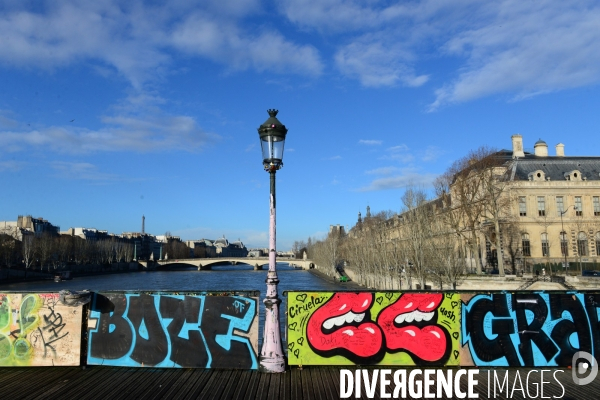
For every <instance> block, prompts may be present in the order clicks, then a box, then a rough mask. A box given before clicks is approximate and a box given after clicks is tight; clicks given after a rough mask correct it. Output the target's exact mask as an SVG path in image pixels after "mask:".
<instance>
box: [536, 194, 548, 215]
mask: <svg viewBox="0 0 600 400" xmlns="http://www.w3.org/2000/svg"><path fill="white" fill-rule="evenodd" d="M537 203H538V215H539V216H540V217H543V216H545V215H546V199H545V198H544V196H538V198H537Z"/></svg>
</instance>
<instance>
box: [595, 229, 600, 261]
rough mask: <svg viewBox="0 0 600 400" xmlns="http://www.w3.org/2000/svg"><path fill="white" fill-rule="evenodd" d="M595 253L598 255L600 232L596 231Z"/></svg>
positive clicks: (599, 253) (599, 250)
mask: <svg viewBox="0 0 600 400" xmlns="http://www.w3.org/2000/svg"><path fill="white" fill-rule="evenodd" d="M596 255H597V256H600V232H598V233H596Z"/></svg>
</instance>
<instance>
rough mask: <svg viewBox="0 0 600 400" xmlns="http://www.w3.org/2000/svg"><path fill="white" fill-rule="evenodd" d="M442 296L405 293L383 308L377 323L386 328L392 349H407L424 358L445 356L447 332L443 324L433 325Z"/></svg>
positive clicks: (434, 358)
mask: <svg viewBox="0 0 600 400" xmlns="http://www.w3.org/2000/svg"><path fill="white" fill-rule="evenodd" d="M442 298H443V297H442V294H441V293H436V294H422V293H418V294H405V295H403V296H400V298H399V299H398V301H396V302H395V303H394V304H392V305H390V306H388V307H386V308H385V309H384V310H383V311H381V313H380V314H379V317H378V318H377V324H378V325H379V326H380V327H381V329H382V330H383V333H384V335H385V341H386V346H387V348H388V350H390V351H398V350H407V351H409V352H411V353H412V354H414V355H415V356H417V357H419V358H420V359H421V360H424V361H437V360H439V359H440V358H442V356H444V354H445V353H446V344H447V340H446V334H445V332H444V330H442V328H441V327H440V326H438V325H435V324H431V325H429V323H430V321H432V320H434V318H433V317H434V316H435V310H436V309H437V308H438V306H439V305H440V303H441V302H442ZM419 323H420V324H419ZM417 325H421V326H422V325H425V326H424V327H423V328H418V327H417Z"/></svg>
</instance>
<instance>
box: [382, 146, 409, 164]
mask: <svg viewBox="0 0 600 400" xmlns="http://www.w3.org/2000/svg"><path fill="white" fill-rule="evenodd" d="M408 151H409V148H408V146H407V145H405V144H401V145H398V146H393V147H388V148H387V149H386V153H385V154H384V155H383V156H381V157H380V159H382V160H395V161H399V162H401V163H409V162H411V161H414V159H415V156H414V155H413V154H412V153H409V152H408Z"/></svg>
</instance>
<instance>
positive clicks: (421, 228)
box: [401, 187, 435, 288]
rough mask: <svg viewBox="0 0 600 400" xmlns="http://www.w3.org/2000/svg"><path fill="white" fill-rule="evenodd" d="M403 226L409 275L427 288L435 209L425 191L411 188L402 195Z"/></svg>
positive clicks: (422, 286)
mask: <svg viewBox="0 0 600 400" xmlns="http://www.w3.org/2000/svg"><path fill="white" fill-rule="evenodd" d="M401 200H402V204H403V207H404V208H403V212H402V214H401V215H402V217H403V224H402V227H403V229H402V233H403V236H404V238H405V241H406V254H407V258H408V260H409V262H410V263H411V264H412V265H409V268H410V271H409V273H410V274H411V275H412V276H414V277H415V279H417V281H418V282H420V285H421V288H425V283H426V281H427V276H428V274H429V269H428V268H427V264H428V261H429V259H428V256H430V255H431V252H432V250H434V249H433V246H432V242H431V238H432V225H433V222H434V218H435V208H434V205H433V204H432V203H429V202H428V199H427V194H426V192H425V191H424V190H423V189H416V188H412V187H409V188H408V189H406V191H405V192H404V194H403V195H402V198H401Z"/></svg>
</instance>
